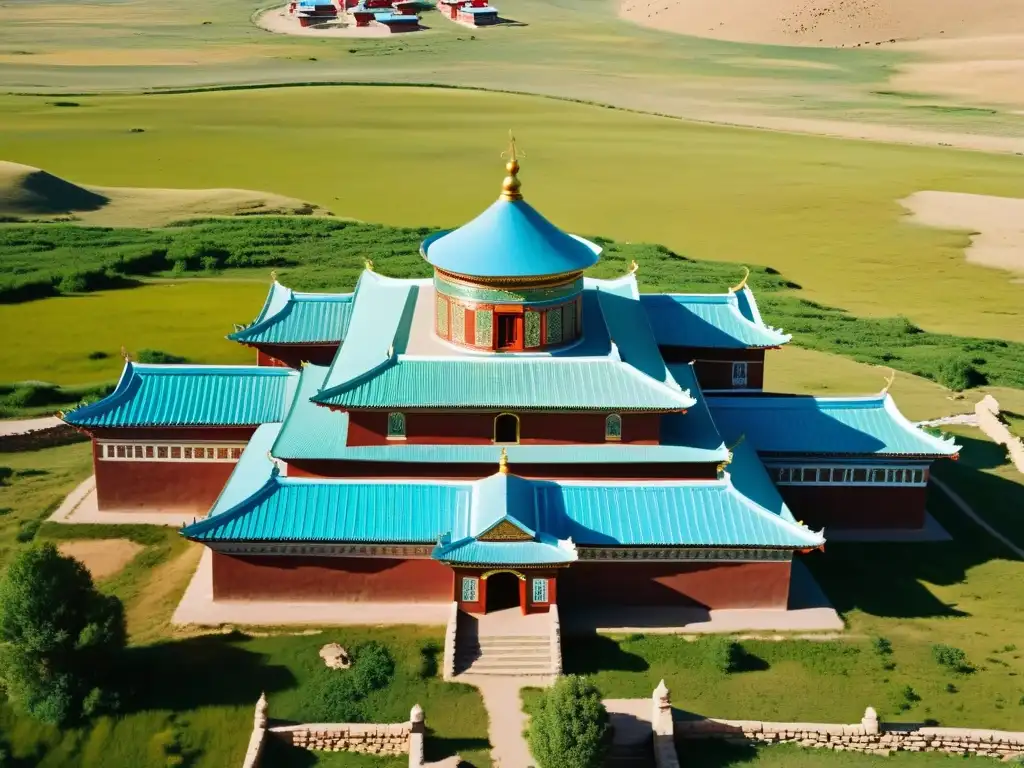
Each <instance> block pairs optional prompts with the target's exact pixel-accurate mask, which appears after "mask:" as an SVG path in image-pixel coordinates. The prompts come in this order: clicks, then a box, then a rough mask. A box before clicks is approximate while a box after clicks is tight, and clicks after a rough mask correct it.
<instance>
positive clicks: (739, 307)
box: [640, 288, 792, 349]
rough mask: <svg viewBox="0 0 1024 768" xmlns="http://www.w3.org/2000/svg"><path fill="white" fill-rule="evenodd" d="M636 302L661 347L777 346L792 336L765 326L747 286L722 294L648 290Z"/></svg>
mask: <svg viewBox="0 0 1024 768" xmlns="http://www.w3.org/2000/svg"><path fill="white" fill-rule="evenodd" d="M640 302H641V304H643V307H644V309H645V310H647V316H648V318H649V319H650V322H651V326H652V327H653V328H654V335H655V337H656V338H657V340H658V344H659V345H661V346H663V347H666V346H675V347H713V348H725V349H740V348H748V347H777V346H779V345H781V344H785V343H786V342H788V341H789V340H790V339H791V338H792V337H791V336H790V335H789V334H786V333H782V331H779V330H777V329H775V328H770V327H769V326H767V325H765V323H764V321H763V320H762V319H761V314H760V312H759V311H758V309H757V303H756V302H755V301H754V294H753V293H751V291H750V289H749V288H743V289H742V290H740V291H739V292H737V293H723V294H682V293H648V294H643V295H641V296H640Z"/></svg>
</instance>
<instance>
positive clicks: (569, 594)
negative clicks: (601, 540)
mask: <svg viewBox="0 0 1024 768" xmlns="http://www.w3.org/2000/svg"><path fill="white" fill-rule="evenodd" d="M789 571H790V563H788V562H780V563H689V562H687V563H658V562H651V563H593V562H578V563H573V564H572V565H571V566H570V567H569V568H567V569H565V570H564V571H562V573H561V574H560V575H559V578H558V580H559V585H558V587H559V591H560V601H561V604H562V605H594V606H607V605H616V604H618V605H684V606H694V607H704V608H708V609H713V608H785V607H786V606H787V603H788V600H789Z"/></svg>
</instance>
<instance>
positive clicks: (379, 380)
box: [312, 271, 696, 411]
mask: <svg viewBox="0 0 1024 768" xmlns="http://www.w3.org/2000/svg"><path fill="white" fill-rule="evenodd" d="M602 286H604V287H602ZM429 290H430V288H429V281H423V280H395V279H392V278H387V277H382V276H381V275H378V274H376V273H374V272H369V271H367V272H364V273H363V275H362V276H361V277H360V280H359V285H358V287H357V289H356V300H355V308H354V311H353V314H352V320H351V324H350V326H349V335H348V339H347V340H346V342H345V343H344V344H343V345H342V346H341V348H340V349H339V351H338V354H337V356H336V357H335V359H334V361H333V362H332V363H331V366H330V369H329V371H328V373H327V377H326V379H325V381H324V383H323V387H322V389H321V390H320V391H318V392H317V393H315V394H314V395H313V396H312V399H313V400H314V401H315V402H317V403H321V404H324V405H335V406H340V407H344V408H389V409H409V408H452V409H456V408H488V409H490V408H516V409H521V410H522V409H531V408H532V409H558V410H562V409H564V410H602V411H630V410H642V411H679V410H684V409H686V408H689V407H690V406H692V405H693V404H694V403H695V402H696V400H695V399H694V397H693V396H692V395H691V394H690V392H687V391H683V390H682V389H681V388H680V387H679V385H678V383H677V382H676V381H675V380H674V379H673V378H672V375H671V373H670V372H669V370H668V368H667V367H666V366H665V363H664V361H663V360H662V359H661V356H660V354H659V353H658V349H657V345H656V343H655V342H654V337H653V335H652V332H651V329H650V326H649V325H648V323H647V319H646V316H645V315H644V314H643V312H642V308H641V307H640V304H639V302H638V301H637V300H636V295H635V280H633V279H632V276H630V279H629V280H626V281H596V282H592V286H591V288H589V289H588V290H585V291H584V297H583V302H584V309H583V339H582V341H581V342H580V343H578V344H574V345H570V346H568V347H566V348H564V349H560V350H555V351H553V352H546V353H536V354H533V353H531V354H512V355H502V354H494V355H481V354H467V353H464V352H460V351H458V350H456V349H454V348H443V349H442V350H441V351H442V352H444V354H417V350H416V349H415V348H413V345H410V343H409V342H410V337H411V336H412V334H413V333H414V331H417V330H418V331H422V329H414V328H413V322H412V321H413V316H414V314H415V309H416V305H417V302H418V301H419V300H420V295H419V294H420V292H421V291H424V292H426V291H429ZM616 332H617V333H616ZM613 334H614V336H615V337H614V338H613Z"/></svg>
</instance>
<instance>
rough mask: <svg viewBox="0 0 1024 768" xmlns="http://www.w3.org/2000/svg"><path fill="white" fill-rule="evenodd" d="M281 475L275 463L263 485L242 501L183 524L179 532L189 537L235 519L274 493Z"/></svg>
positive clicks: (278, 485) (278, 486)
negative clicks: (257, 501) (254, 503)
mask: <svg viewBox="0 0 1024 768" xmlns="http://www.w3.org/2000/svg"><path fill="white" fill-rule="evenodd" d="M279 477H280V472H279V470H278V468H277V465H276V464H275V465H274V467H273V468H272V469H271V471H270V475H269V476H268V477H267V479H266V480H265V481H264V482H263V485H261V486H260V487H259V488H257V489H256V490H255V491H253V492H252V493H250V494H249V495H248V496H246V497H245V498H244V499H241V500H240V501H238V502H236V503H235V504H233V505H232V506H230V507H228V508H227V509H225V510H224V511H223V512H218V513H217V514H215V515H210V516H209V517H205V518H203V519H202V520H197V521H196V522H194V523H192V524H191V525H184V526H182V527H181V529H180V530H179V533H180V534H181V535H183V536H185V537H186V538H188V537H189V534H192V535H196V534H200V533H205V532H206V531H208V530H210V529H212V528H218V527H220V526H221V525H223V524H224V523H225V522H229V521H231V520H234V519H235V518H236V517H238V516H239V515H240V514H242V513H243V512H245V511H246V508H247V507H249V506H251V505H252V503H253V502H254V501H256V500H260V501H262V500H263V498H264V497H266V496H269V495H272V493H273V492H276V491H277V489H278V488H280V487H281V484H280V482H279ZM229 482H230V480H229ZM225 487H227V486H225Z"/></svg>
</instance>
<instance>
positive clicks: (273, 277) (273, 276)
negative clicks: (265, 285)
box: [270, 269, 277, 283]
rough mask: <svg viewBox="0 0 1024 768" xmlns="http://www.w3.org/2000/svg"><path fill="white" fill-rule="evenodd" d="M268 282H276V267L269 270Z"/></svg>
mask: <svg viewBox="0 0 1024 768" xmlns="http://www.w3.org/2000/svg"><path fill="white" fill-rule="evenodd" d="M270 282H272V283H276V282H277V270H276V269H272V270H270Z"/></svg>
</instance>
